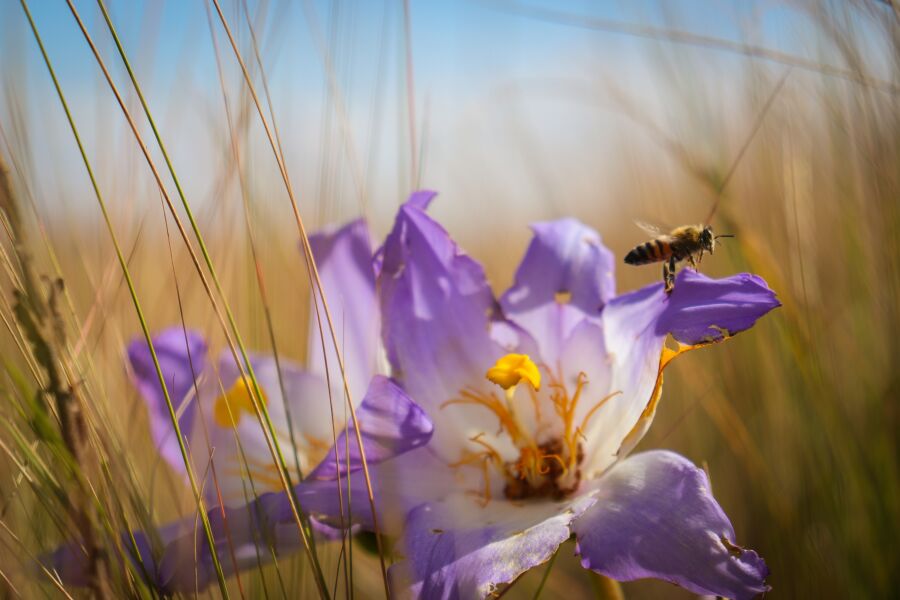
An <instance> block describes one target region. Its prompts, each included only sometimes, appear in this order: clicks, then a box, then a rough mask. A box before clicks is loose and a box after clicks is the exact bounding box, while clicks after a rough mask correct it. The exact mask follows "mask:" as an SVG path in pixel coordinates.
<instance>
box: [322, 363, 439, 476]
mask: <svg viewBox="0 0 900 600" xmlns="http://www.w3.org/2000/svg"><path fill="white" fill-rule="evenodd" d="M356 417H357V419H358V420H359V432H360V437H361V438H362V442H363V448H364V450H365V456H366V461H367V464H369V465H375V464H378V463H380V462H382V461H385V460H388V459H390V458H393V457H395V456H398V455H400V454H404V453H406V452H409V451H410V450H414V449H416V448H420V447H422V446H424V445H425V444H427V443H428V440H430V439H431V434H432V432H433V431H434V425H432V423H431V420H430V419H429V418H428V416H427V415H426V414H425V412H424V411H423V410H422V409H421V408H420V407H419V406H418V405H417V404H415V403H414V402H413V401H412V400H411V399H410V398H409V396H407V395H406V392H404V391H403V390H402V389H401V388H400V386H398V385H397V384H396V383H394V382H393V381H391V380H390V379H388V378H387V377H384V376H382V375H376V376H375V377H374V378H373V379H372V383H371V384H370V385H369V391H368V392H367V393H366V397H365V399H363V401H362V404H360V405H359V407H358V408H357V409H356ZM335 450H336V451H337V452H335ZM335 456H337V460H335ZM361 456H362V455H361V453H360V449H359V444H358V443H357V439H356V432H355V427H354V425H353V421H352V420H351V422H350V423H349V425H348V426H347V429H346V430H345V431H344V432H343V433H341V435H340V437H338V439H337V443H336V444H335V445H334V446H333V447H332V449H331V450H330V451H329V452H328V455H327V456H326V457H325V459H324V460H323V461H322V462H321V463H320V464H319V466H317V467H316V468H315V470H314V471H313V472H312V473H310V474H309V476H308V479H312V480H332V479H336V478H337V477H338V476H343V475H345V474H346V473H347V472H348V471H349V472H350V473H352V472H354V471H357V470H359V469H361V468H362V458H361ZM336 462H337V464H335V463H336Z"/></svg>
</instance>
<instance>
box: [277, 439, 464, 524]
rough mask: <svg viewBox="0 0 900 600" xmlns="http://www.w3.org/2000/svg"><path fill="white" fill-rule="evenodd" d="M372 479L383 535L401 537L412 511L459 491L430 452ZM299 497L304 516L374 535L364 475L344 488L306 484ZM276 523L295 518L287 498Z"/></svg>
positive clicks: (374, 469) (391, 464) (390, 463)
mask: <svg viewBox="0 0 900 600" xmlns="http://www.w3.org/2000/svg"><path fill="white" fill-rule="evenodd" d="M330 460H332V461H333V460H334V459H333V458H332V459H330ZM369 475H370V479H371V482H372V488H373V493H374V498H375V508H376V511H377V515H378V528H379V532H381V533H386V534H388V535H399V534H400V533H402V531H403V526H404V525H403V523H404V519H405V517H406V513H407V512H408V511H409V510H410V509H412V508H413V507H415V506H418V505H419V504H421V503H422V502H427V501H431V500H434V499H436V498H441V497H444V496H446V495H448V494H450V493H452V492H454V491H455V490H458V489H459V482H458V481H457V480H456V479H455V478H454V473H452V472H451V471H450V470H449V468H448V466H447V463H446V462H445V461H443V460H441V459H439V458H438V457H436V456H435V455H434V452H433V451H432V450H431V448H430V447H427V446H426V447H422V448H418V449H416V450H412V451H410V452H408V453H406V454H403V455H400V456H397V457H395V458H393V459H392V460H386V461H384V462H380V463H377V464H374V465H372V466H371V468H370V469H369ZM348 490H349V492H348ZM296 492H297V498H298V500H299V502H300V505H301V507H302V508H303V510H304V511H305V512H306V513H307V514H309V515H310V516H312V517H313V518H315V519H317V520H318V521H319V522H321V523H324V524H328V525H331V526H333V527H345V528H346V527H347V526H348V525H349V524H351V523H352V524H355V525H360V526H361V527H363V528H364V529H367V530H369V531H372V530H373V529H374V526H375V523H374V521H373V520H372V507H371V504H370V502H369V495H368V489H367V487H366V482H365V479H364V477H363V475H362V473H359V472H357V473H355V474H354V473H352V472H351V474H350V476H349V477H347V478H346V479H344V480H343V481H341V483H340V486H339V485H338V481H337V480H331V481H328V480H317V479H313V478H307V479H306V480H304V481H302V482H301V483H300V484H299V485H297V486H296ZM273 518H274V519H275V520H276V521H277V522H279V523H283V522H286V521H288V520H290V519H291V518H292V517H291V513H290V506H289V504H288V502H287V499H286V498H285V499H283V500H282V503H281V505H280V506H279V507H278V510H277V511H276V512H275V513H273Z"/></svg>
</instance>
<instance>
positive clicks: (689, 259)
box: [688, 254, 698, 271]
mask: <svg viewBox="0 0 900 600" xmlns="http://www.w3.org/2000/svg"><path fill="white" fill-rule="evenodd" d="M688 262H689V263H691V268H692V269H694V270H695V271H697V270H698V269H697V261H695V260H694V255H693V254H688Z"/></svg>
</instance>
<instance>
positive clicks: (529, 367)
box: [486, 354, 541, 390]
mask: <svg viewBox="0 0 900 600" xmlns="http://www.w3.org/2000/svg"><path fill="white" fill-rule="evenodd" d="M486 376H487V378H488V380H489V381H491V382H492V383H496V384H497V385H499V386H500V387H502V388H503V389H504V390H508V389H510V388H512V387H514V386H515V385H516V384H518V383H519V382H520V381H522V380H523V379H524V380H525V381H527V382H528V383H529V384H530V385H531V387H532V388H534V389H535V390H539V389H541V372H540V370H538V366H537V365H536V364H534V361H532V360H531V358H530V357H529V356H528V355H527V354H507V355H506V356H501V357H500V358H499V359H498V360H497V362H496V363H494V366H493V367H491V368H490V369H488V372H487V375H486Z"/></svg>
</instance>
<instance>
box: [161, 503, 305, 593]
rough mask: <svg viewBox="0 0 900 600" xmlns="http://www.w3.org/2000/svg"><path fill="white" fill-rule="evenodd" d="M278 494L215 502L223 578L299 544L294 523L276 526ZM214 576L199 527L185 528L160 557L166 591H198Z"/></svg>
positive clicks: (212, 518) (215, 530)
mask: <svg viewBox="0 0 900 600" xmlns="http://www.w3.org/2000/svg"><path fill="white" fill-rule="evenodd" d="M277 496H278V495H277V494H263V495H262V496H260V497H259V498H258V499H256V500H254V501H253V502H251V503H249V504H247V505H245V506H240V507H234V508H228V507H225V508H223V507H219V506H217V507H214V508H212V509H210V510H209V511H208V513H207V515H208V517H209V523H210V529H211V530H212V533H213V540H214V541H215V545H216V554H217V555H218V557H219V564H220V565H221V567H222V572H223V573H224V575H225V577H229V576H231V575H232V574H234V573H236V572H238V571H243V570H245V569H249V568H257V567H259V566H262V565H265V564H268V563H270V562H272V560H273V558H274V556H285V555H287V554H289V553H291V552H294V551H296V550H298V549H299V548H301V547H302V541H301V538H300V533H299V532H298V530H297V526H296V524H295V523H294V522H291V524H283V525H278V524H276V523H274V522H273V521H272V520H271V519H270V518H269V516H268V515H269V513H270V512H272V511H271V504H272V503H273V502H274V501H275V500H276V498H277ZM214 581H216V571H215V566H214V564H213V562H212V553H211V552H210V551H209V542H208V540H207V538H206V536H205V534H204V533H203V530H202V529H200V528H199V526H198V527H197V528H196V530H194V529H192V530H191V531H188V532H185V533H184V534H183V535H181V536H180V537H178V538H176V539H174V540H173V541H172V542H170V543H169V544H168V545H167V546H166V548H165V551H164V553H163V556H162V558H161V559H160V562H159V569H158V572H157V582H156V584H157V587H158V589H159V590H160V591H162V592H164V593H166V594H174V593H190V592H193V591H195V590H199V591H202V590H203V589H205V588H206V587H208V586H209V585H210V584H211V583H213V582H214Z"/></svg>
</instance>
